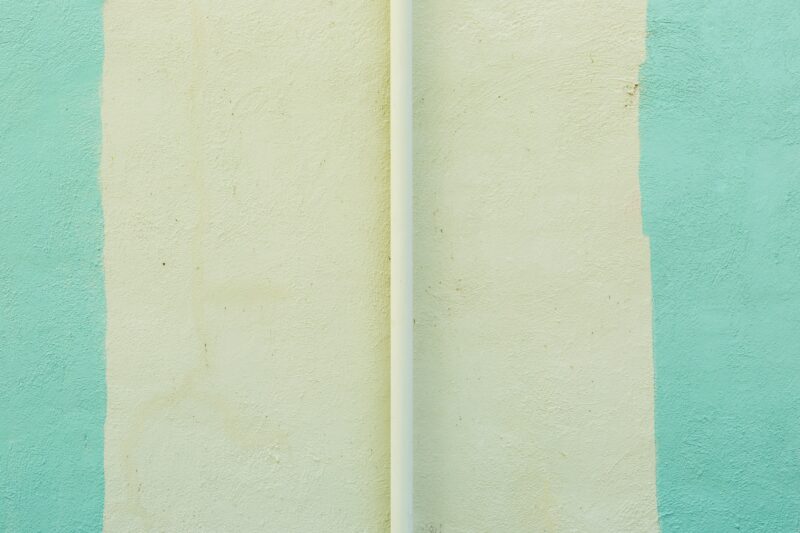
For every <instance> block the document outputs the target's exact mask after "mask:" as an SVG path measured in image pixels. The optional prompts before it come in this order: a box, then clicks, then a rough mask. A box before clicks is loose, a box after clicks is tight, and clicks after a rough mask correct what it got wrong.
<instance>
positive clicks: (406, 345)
mask: <svg viewBox="0 0 800 533" xmlns="http://www.w3.org/2000/svg"><path fill="white" fill-rule="evenodd" d="M390 2H391V9H390V16H391V23H390V28H391V29H390V47H389V49H390V63H391V67H390V76H391V82H390V83H391V85H390V93H391V96H390V99H391V103H390V121H391V130H390V131H391V146H390V149H391V287H390V299H391V528H392V533H411V531H412V529H413V449H412V446H413V436H412V430H413V417H412V408H413V399H412V391H413V310H412V267H413V261H412V242H413V240H412V233H413V226H412V213H413V199H412V198H413V187H412V156H413V150H412V134H411V129H412V81H411V79H412V76H411V69H412V63H411V51H412V47H411V10H412V9H411V6H412V0H390Z"/></svg>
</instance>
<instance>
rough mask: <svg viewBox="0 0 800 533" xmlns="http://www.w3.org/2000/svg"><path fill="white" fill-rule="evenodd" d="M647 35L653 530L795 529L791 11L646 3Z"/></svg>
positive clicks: (799, 197) (737, 4) (799, 163)
mask: <svg viewBox="0 0 800 533" xmlns="http://www.w3.org/2000/svg"><path fill="white" fill-rule="evenodd" d="M648 31H649V34H648V43H647V62H646V63H645V65H644V67H643V69H642V88H643V89H642V90H643V93H642V94H643V96H642V122H641V134H642V171H641V180H642V193H643V200H644V222H645V230H646V232H647V234H648V235H649V236H650V239H651V243H652V272H653V315H654V319H655V320H654V357H655V367H656V372H655V378H656V393H657V394H656V425H655V428H656V441H657V443H658V494H659V510H660V512H661V515H662V529H663V531H664V532H665V533H672V532H676V533H677V532H680V533H686V532H709V531H748V532H778V531H780V532H790V531H792V532H794V531H800V461H798V458H800V424H798V422H797V413H798V411H800V393H799V391H798V379H797V377H798V375H800V358H799V357H798V346H800V313H798V308H800V277H799V276H798V273H800V253H798V250H800V233H799V232H798V228H800V150H798V140H799V139H800V105H798V95H800V54H799V53H798V51H800V10H799V9H798V5H797V3H796V2H794V1H791V0H776V1H772V2H746V1H742V0H714V1H709V2H693V1H690V0H650V7H649V15H648Z"/></svg>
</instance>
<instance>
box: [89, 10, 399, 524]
mask: <svg viewBox="0 0 800 533" xmlns="http://www.w3.org/2000/svg"><path fill="white" fill-rule="evenodd" d="M387 25H388V20H387V11H386V9H385V5H384V4H383V3H380V2H377V3H376V2H369V1H360V0H349V1H345V2H335V3H334V2H329V1H327V0H312V1H304V2H300V3H284V2H262V1H260V0H224V1H223V0H219V1H212V0H208V1H203V0H194V1H191V2H187V1H183V0H180V1H179V0H166V1H165V0H110V1H109V2H107V4H106V9H105V31H106V61H105V77H104V81H103V123H104V129H105V135H104V142H103V167H102V184H103V200H104V206H105V212H106V228H107V238H106V252H105V261H106V275H107V293H108V353H107V358H108V386H109V398H108V422H107V426H106V443H107V446H106V461H105V465H106V508H105V527H106V529H107V530H108V531H131V532H133V531H191V532H197V531H212V532H220V531H241V532H246V531H247V532H256V531H276V532H277V531H298V532H299V531H370V532H371V531H383V530H384V529H385V526H384V524H385V523H386V520H387V518H388V516H387V515H388V483H387V482H388V479H387V477H388V403H387V402H388V308H387V304H388V273H387V270H388V230H387V224H388V218H387V216H386V212H387V204H388V174H387V155H388V154H387V143H388V129H387V122H386V119H387V113H386V103H387V72H388V57H387Z"/></svg>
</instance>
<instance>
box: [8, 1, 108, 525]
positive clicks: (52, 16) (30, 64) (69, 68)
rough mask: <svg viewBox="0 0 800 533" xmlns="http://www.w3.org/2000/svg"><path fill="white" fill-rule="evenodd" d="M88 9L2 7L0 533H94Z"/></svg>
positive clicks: (98, 394) (93, 194) (94, 74)
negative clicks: (3, 532)
mask: <svg viewBox="0 0 800 533" xmlns="http://www.w3.org/2000/svg"><path fill="white" fill-rule="evenodd" d="M102 61H103V34H102V2H101V1H100V0H70V1H69V2H66V1H63V2H55V1H46V0H38V1H30V0H29V1H20V0H0V102H2V104H1V105H0V109H2V113H0V136H1V137H2V143H0V191H2V208H1V209H0V406H2V409H0V529H2V531H14V532H16V531H20V532H21V531H24V532H39V531H42V532H48V533H49V532H60V531H64V532H83V531H99V530H100V529H101V528H102V513H103V420H104V418H105V366H104V355H103V354H104V346H103V345H104V324H105V303H104V292H103V291H104V290H103V268H102V245H103V227H102V224H103V217H102V210H101V205H100V190H99V182H98V164H99V147H100V140H101V134H100V102H99V98H100V92H99V89H100V79H101V72H102Z"/></svg>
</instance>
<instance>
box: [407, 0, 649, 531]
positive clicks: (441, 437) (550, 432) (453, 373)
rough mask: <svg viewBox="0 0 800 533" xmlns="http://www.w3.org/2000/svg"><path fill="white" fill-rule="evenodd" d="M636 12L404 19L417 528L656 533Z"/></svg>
mask: <svg viewBox="0 0 800 533" xmlns="http://www.w3.org/2000/svg"><path fill="white" fill-rule="evenodd" d="M645 7H646V2H645V0H636V1H633V2H631V1H630V0H614V1H610V2H609V1H589V2H574V1H573V2H565V1H564V0H537V1H534V2H531V1H527V0H511V1H509V0H481V1H472V2H462V1H456V0H443V1H439V2H420V3H417V9H416V18H415V21H414V22H415V43H416V47H415V50H414V57H415V89H416V110H415V113H416V129H415V140H416V151H417V152H416V153H417V156H416V160H415V165H416V170H415V178H416V185H415V186H416V211H415V213H416V220H415V224H416V229H417V232H416V243H415V245H416V248H415V261H416V264H417V269H416V272H415V286H416V302H415V307H416V328H417V329H416V332H417V344H416V349H417V351H416V375H415V390H416V396H415V402H416V412H415V420H416V427H415V434H416V435H417V439H416V445H417V447H416V449H415V457H416V464H415V467H416V483H415V485H416V500H415V503H416V508H415V512H416V516H417V528H418V529H419V530H420V531H464V532H466V531H470V532H478V531H520V532H522V531H525V532H545V531H546V532H568V531H569V532H574V531H580V532H606V531H630V532H632V531H636V532H644V531H655V530H657V528H658V525H657V513H656V499H655V467H654V455H655V453H654V443H653V385H652V383H653V381H652V380H653V377H652V363H651V351H652V347H651V324H650V320H651V306H650V300H651V298H650V282H649V279H650V276H649V259H648V246H647V241H646V239H645V238H644V237H643V236H642V225H641V213H640V202H639V186H638V170H637V167H638V159H639V141H638V130H637V105H638V103H637V72H638V68H639V64H640V63H641V62H642V60H643V59H644V42H645Z"/></svg>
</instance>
